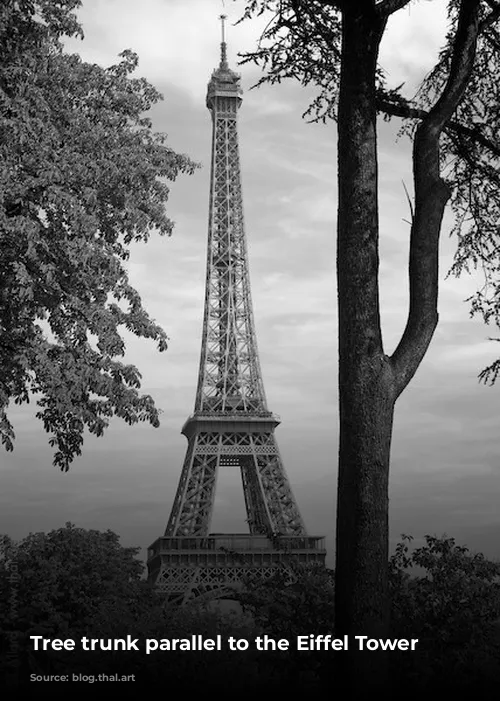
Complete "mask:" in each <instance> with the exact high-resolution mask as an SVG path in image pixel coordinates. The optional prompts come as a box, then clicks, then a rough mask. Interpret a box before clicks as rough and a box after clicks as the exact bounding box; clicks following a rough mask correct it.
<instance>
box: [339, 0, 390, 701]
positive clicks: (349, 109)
mask: <svg viewBox="0 0 500 701" xmlns="http://www.w3.org/2000/svg"><path fill="white" fill-rule="evenodd" d="M352 5H355V7H352V8H350V9H346V10H345V11H344V13H343V30H342V66H341V82H340V94H339V114H338V182H339V209H338V212H339V214H338V238H337V280H338V283H337V284H338V314H339V414H340V416H339V419H340V439H339V440H340V445H339V477H338V500H337V537H336V540H337V542H336V568H335V578H336V580H335V581H336V583H335V625H336V635H338V636H343V635H348V636H349V642H350V644H349V651H348V652H347V653H342V656H340V655H337V657H338V660H339V662H340V669H341V670H342V674H343V675H344V674H345V675H346V681H348V683H349V688H350V689H351V691H352V693H353V698H360V696H359V694H360V693H361V692H366V691H368V690H369V691H372V690H373V691H374V690H375V689H378V688H380V687H383V686H384V685H385V682H386V675H385V673H384V659H385V656H384V657H383V658H382V659H381V657H382V656H381V655H379V654H378V653H374V652H358V651H357V650H356V649H355V643H356V641H355V639H354V636H356V635H367V636H369V637H370V638H385V637H387V636H388V614H389V612H388V583H387V562H388V476H389V455H390V444H391V435H392V423H393V411H394V402H395V392H394V377H393V370H392V366H391V363H390V360H389V358H388V357H387V356H385V354H384V351H383V344H382V334H381V327H380V311H379V291H378V269H379V253H378V238H379V230H378V226H379V224H378V220H379V217H378V182H377V181H378V177H377V134H376V95H375V73H376V66H377V57H378V49H379V44H380V40H381V37H382V34H383V31H384V29H385V23H386V21H385V18H384V17H382V16H381V15H380V14H379V13H377V12H376V11H375V8H374V7H373V5H371V4H370V3H366V2H365V3H352ZM363 5H364V7H362V6H363ZM361 57H362V58H361ZM344 688H347V687H344Z"/></svg>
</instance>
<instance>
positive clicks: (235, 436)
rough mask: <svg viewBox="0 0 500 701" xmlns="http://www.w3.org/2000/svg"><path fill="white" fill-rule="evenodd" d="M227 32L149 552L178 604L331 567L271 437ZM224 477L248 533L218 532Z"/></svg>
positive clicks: (215, 79)
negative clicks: (195, 319)
mask: <svg viewBox="0 0 500 701" xmlns="http://www.w3.org/2000/svg"><path fill="white" fill-rule="evenodd" d="M220 19H221V23H222V43H221V57H220V64H219V67H218V68H217V69H216V70H215V71H214V72H213V73H212V77H211V79H210V82H209V83H208V92H207V101H206V104H207V107H208V109H209V111H210V113H211V115H212V126H213V130H212V162H211V181H210V205H209V225H208V255H207V274H206V289H205V310H204V320H203V337H202V348H201V359H200V368H199V375H198V388H197V392H196V400H195V410H194V413H193V414H192V415H191V416H190V417H189V418H188V419H187V421H186V422H185V424H184V426H183V428H182V433H183V435H184V436H186V438H187V440H188V448H187V453H186V457H185V460H184V465H183V467H182V473H181V477H180V481H179V485H178V488H177V494H176V496H175V500H174V504H173V508H172V512H171V514H170V518H169V521H168V525H167V528H166V531H165V535H164V536H163V537H162V538H158V540H156V541H155V543H153V545H151V547H150V548H149V550H148V572H149V581H151V582H153V583H155V585H156V586H157V587H159V588H160V589H161V590H163V591H164V592H165V594H167V595H168V597H169V598H170V599H180V600H181V601H183V602H185V601H187V600H189V599H190V598H194V597H205V598H224V597H225V596H229V595H230V593H231V592H232V591H233V590H234V589H235V588H237V587H238V586H239V585H240V584H241V581H242V580H244V578H245V577H248V576H250V577H257V578H267V577H271V576H272V575H273V574H274V573H275V572H276V571H277V570H278V569H279V568H280V567H283V566H286V563H287V562H290V559H292V560H294V561H297V562H303V563H318V564H319V565H324V560H325V555H326V552H325V549H324V538H323V537H317V536H309V535H308V534H307V532H306V528H305V525H304V521H303V519H302V516H301V514H300V512H299V509H298V507H297V504H296V502H295V499H294V496H293V493H292V490H291V487H290V484H289V482H288V479H287V476H286V473H285V469H284V467H283V462H282V460H281V456H280V453H279V450H278V445H277V443H276V439H275V436H274V430H275V428H276V427H277V426H278V424H279V423H280V422H279V420H278V418H277V417H276V416H275V415H274V414H272V413H271V412H270V411H269V409H268V406H267V401H266V397H265V393H264V385H263V382H262V374H261V370H260V364H259V357H258V352H257V342H256V335H255V328H254V321H253V311H252V302H251V296H250V279H249V270H248V256H247V244H246V236H245V230H244V225H243V200H242V189H241V175H240V159H239V147H238V131H237V113H238V110H239V108H240V106H241V102H242V99H241V92H242V91H241V89H240V76H239V75H238V74H237V73H235V72H233V71H232V70H230V68H229V66H228V63H227V51H226V42H225V34H224V20H225V19H226V17H225V15H221V17H220ZM219 468H239V469H240V472H241V478H242V483H243V492H244V498H245V506H246V512H247V522H248V526H249V531H250V533H249V534H210V522H211V517H212V511H213V504H214V497H215V490H216V483H217V474H218V471H219Z"/></svg>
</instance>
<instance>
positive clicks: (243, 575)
mask: <svg viewBox="0 0 500 701" xmlns="http://www.w3.org/2000/svg"><path fill="white" fill-rule="evenodd" d="M324 541H325V539H324V538H323V537H319V536H277V537H275V538H269V537H267V536H263V535H250V534H228V535H226V534H224V535H222V534H211V535H209V536H206V537H191V536H177V537H171V536H165V537H163V538H158V540H156V541H155V542H154V543H153V544H152V545H151V546H150V547H149V548H148V562H147V565H148V580H149V581H150V582H151V583H153V584H155V586H156V587H157V588H158V589H159V591H161V592H164V593H165V595H166V596H167V597H168V598H169V599H172V600H178V601H180V602H186V601H188V600H189V599H194V598H197V599H199V598H200V597H202V598H207V599H221V598H231V597H232V596H234V595H235V593H236V592H237V591H238V590H239V589H241V588H242V586H243V584H244V582H245V580H250V579H251V580H266V579H269V578H270V577H272V576H273V575H274V574H276V573H277V572H278V571H280V570H286V569H288V566H289V565H290V564H291V562H294V563H298V564H305V565H306V564H307V565H314V564H316V565H318V566H324V565H325V557H326V550H325V542H324Z"/></svg>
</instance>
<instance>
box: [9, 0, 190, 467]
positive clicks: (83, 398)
mask: <svg viewBox="0 0 500 701" xmlns="http://www.w3.org/2000/svg"><path fill="white" fill-rule="evenodd" d="M80 5H81V2H80V0H6V1H5V2H3V3H2V7H1V8H0V46H1V47H2V58H1V62H0V166H1V168H0V367H1V372H0V435H1V439H2V443H3V445H4V446H5V448H6V449H7V450H12V448H13V440H14V431H13V427H12V425H11V423H10V421H9V419H8V415H7V409H8V406H9V403H11V402H12V401H13V402H15V403H17V404H20V403H23V402H27V401H29V398H30V396H31V395H35V396H36V397H37V405H38V413H37V417H38V418H39V419H41V420H42V422H43V425H44V427H45V429H46V431H47V432H49V433H50V434H52V436H51V439H50V444H51V445H52V446H53V447H54V449H55V457H54V463H55V465H57V466H58V467H60V468H61V469H62V470H68V468H69V465H70V463H71V462H72V460H73V459H74V457H75V456H77V455H80V453H81V447H82V443H83V433H84V431H85V429H88V430H89V431H90V432H91V433H93V434H95V435H97V436H100V435H102V433H103V431H104V430H105V428H106V427H107V426H108V423H109V420H110V417H112V416H113V415H116V416H119V417H120V418H122V419H124V420H125V421H126V422H127V423H129V424H133V423H136V422H138V421H148V422H150V423H151V424H152V425H154V426H157V425H158V415H159V412H158V410H157V408H156V407H155V405H154V402H153V400H152V398H151V397H150V396H147V395H141V394H140V393H139V389H140V380H141V375H140V373H139V371H138V369H137V368H135V367H134V366H131V365H128V364H126V363H124V362H122V361H120V358H123V356H124V354H125V345H124V341H123V338H122V336H121V333H120V331H121V329H127V330H128V331H131V332H132V333H134V334H135V335H137V336H139V337H144V338H150V339H152V340H154V341H155V342H156V343H157V346H158V349H159V350H160V351H163V350H165V349H166V347H167V337H166V334H165V332H164V331H163V330H162V329H161V328H160V326H158V324H156V323H155V322H154V321H153V320H152V319H150V317H149V316H148V314H147V312H146V311H145V309H144V308H143V306H142V303H141V298H140V296H139V294H138V292H137V291H136V290H135V289H134V288H133V287H132V286H131V285H130V283H129V279H128V275H127V269H126V261H127V259H128V257H129V248H130V244H131V243H132V242H134V241H147V240H148V238H149V236H150V234H151V232H153V231H156V232H158V233H159V234H166V235H169V234H170V233H171V231H172V226H173V224H172V221H171V220H170V219H169V218H168V216H167V214H166V212H165V208H164V205H165V202H166V200H167V198H168V194H169V187H168V185H167V181H173V180H175V178H176V177H177V175H178V174H179V173H191V172H192V171H193V170H194V168H195V167H196V165H195V164H194V163H192V162H191V161H190V160H189V159H188V158H187V157H186V156H183V155H179V154H176V153H175V152H174V151H173V150H172V149H171V148H169V147H168V146H167V145H166V136H165V135H164V134H158V133H155V132H153V130H152V124H151V121H150V120H149V119H148V118H146V117H144V113H145V112H147V111H148V110H149V109H150V108H151V107H152V106H153V105H155V104H156V103H157V102H158V101H159V100H161V99H162V96H161V95H160V94H159V93H158V92H157V91H156V90H155V88H154V87H153V86H151V85H150V84H149V83H148V82H147V81H146V80H145V79H143V78H132V77H131V74H132V73H133V71H134V70H135V68H136V67H137V64H138V58H137V56H136V55H135V54H134V53H132V52H131V51H128V50H127V51H124V52H123V53H122V54H121V56H120V58H121V60H120V62H119V63H117V64H116V65H114V66H111V67H109V68H101V67H100V66H98V65H95V64H88V63H85V62H83V61H82V60H81V58H80V57H79V56H78V55H70V54H67V53H65V52H64V50H63V47H62V43H61V40H62V38H63V37H64V36H83V34H82V30H81V28H80V26H79V24H78V22H77V20H76V18H75V15H74V10H75V9H77V8H78V7H79V6H80Z"/></svg>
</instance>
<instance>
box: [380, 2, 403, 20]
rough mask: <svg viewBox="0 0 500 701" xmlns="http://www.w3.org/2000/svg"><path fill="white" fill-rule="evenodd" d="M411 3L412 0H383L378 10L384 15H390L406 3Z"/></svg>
mask: <svg viewBox="0 0 500 701" xmlns="http://www.w3.org/2000/svg"><path fill="white" fill-rule="evenodd" d="M409 4H410V0H383V1H382V2H379V3H378V4H377V12H379V13H380V14H381V15H382V17H389V15H392V14H393V13H394V12H397V11H398V10H401V9H402V8H403V7H405V6H406V5H409Z"/></svg>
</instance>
